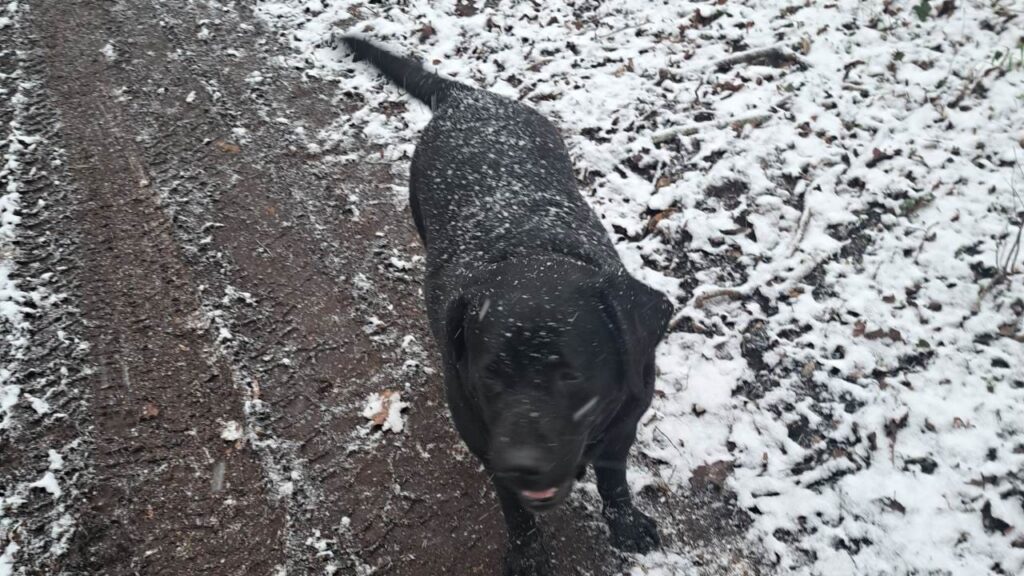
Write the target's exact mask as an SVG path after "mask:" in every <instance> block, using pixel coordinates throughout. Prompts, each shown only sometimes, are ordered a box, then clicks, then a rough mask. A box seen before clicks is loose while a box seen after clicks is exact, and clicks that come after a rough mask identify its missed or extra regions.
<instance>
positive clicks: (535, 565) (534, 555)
mask: <svg viewBox="0 0 1024 576" xmlns="http://www.w3.org/2000/svg"><path fill="white" fill-rule="evenodd" d="M549 574H551V559H550V558H549V557H548V551H547V550H546V549H545V548H544V546H543V545H542V543H541V541H540V539H536V540H533V541H531V542H529V543H524V544H510V545H509V547H508V551H507V552H505V576H548V575H549Z"/></svg>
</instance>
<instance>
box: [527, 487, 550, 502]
mask: <svg viewBox="0 0 1024 576" xmlns="http://www.w3.org/2000/svg"><path fill="white" fill-rule="evenodd" d="M520 493H521V494H522V495H523V498H526V499H527V500H529V501H530V502H537V503H540V502H547V501H549V500H551V499H553V498H554V497H555V496H557V495H558V488H548V489H546V490H523V491H521V492H520Z"/></svg>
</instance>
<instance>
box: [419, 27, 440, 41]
mask: <svg viewBox="0 0 1024 576" xmlns="http://www.w3.org/2000/svg"><path fill="white" fill-rule="evenodd" d="M435 34H437V30H434V27H433V26H431V25H430V24H424V25H423V27H422V28H420V43H423V42H426V41H427V40H430V39H431V38H432V37H433V36H434V35H435Z"/></svg>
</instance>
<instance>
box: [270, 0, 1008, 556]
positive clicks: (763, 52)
mask: <svg viewBox="0 0 1024 576" xmlns="http://www.w3.org/2000/svg"><path fill="white" fill-rule="evenodd" d="M471 4H472V8H473V9H470V10H467V9H466V7H465V6H461V4H458V5H457V3H456V2H454V1H452V0H447V1H442V2H431V1H427V0H410V1H408V2H402V3H401V6H397V7H387V6H383V5H381V4H379V3H375V4H373V5H372V6H371V5H368V4H367V3H365V2H363V1H359V0H333V1H328V0H315V1H312V2H310V1H308V0H295V1H263V2H259V3H258V4H257V9H258V11H259V12H260V13H261V14H262V15H263V17H264V18H265V20H266V21H267V22H268V23H269V24H270V25H271V26H272V27H273V28H274V29H276V30H277V31H278V32H279V34H280V37H281V39H282V40H283V41H284V42H286V43H287V44H289V45H290V46H291V47H292V48H293V50H294V56H293V57H291V58H290V60H289V62H287V64H288V65H292V66H298V67H302V68H304V69H305V71H306V73H307V74H308V75H311V76H319V77H323V78H328V79H334V80H336V81H337V83H338V86H339V93H340V95H341V96H342V97H344V98H345V99H360V100H363V101H365V106H363V107H362V108H360V109H359V110H357V111H356V112H355V113H353V114H352V115H346V116H339V117H338V118H337V120H336V121H335V122H334V124H333V125H331V126H330V127H328V128H325V129H324V130H323V131H322V132H321V133H320V134H319V135H318V136H317V138H316V140H315V141H314V142H311V144H310V146H311V148H315V149H316V151H321V152H328V153H329V152H330V151H331V149H332V148H333V147H334V146H335V145H337V144H339V143H342V144H343V143H345V142H349V141H353V140H355V141H362V140H369V141H370V142H372V143H374V144H377V145H380V146H382V147H383V157H384V159H385V160H386V161H389V162H393V165H394V168H393V172H394V173H395V175H396V176H397V177H398V178H399V180H401V179H402V178H404V174H405V173H406V170H407V168H408V160H409V158H410V155H411V153H412V150H413V147H414V145H415V142H416V138H417V135H418V133H419V131H420V129H422V127H423V126H424V125H425V123H426V122H427V121H428V119H429V111H428V110H427V109H426V108H425V107H424V106H422V105H419V104H417V103H415V102H413V101H411V100H410V99H409V98H408V97H407V96H405V95H403V94H402V93H401V92H400V91H399V90H398V89H396V88H394V87H392V86H389V85H385V84H383V83H382V81H381V79H380V78H379V77H378V76H377V75H376V74H374V73H372V72H370V71H369V70H368V69H367V68H364V67H363V65H358V64H352V63H351V62H350V61H349V60H348V59H347V58H345V57H344V56H343V53H342V52H341V50H340V49H337V48H335V47H333V46H332V44H331V42H330V41H329V40H328V39H329V37H330V34H331V33H332V32H359V33H364V34H366V35H367V36H369V37H372V38H375V39H377V40H379V41H381V42H383V43H385V44H386V45H387V46H389V47H391V48H393V49H395V50H397V51H400V52H403V53H410V54H415V55H417V56H418V57H420V58H421V59H423V60H424V61H425V62H426V63H428V65H430V66H432V67H433V68H434V69H435V70H437V71H438V72H440V73H441V74H444V75H446V76H449V77H452V78H457V79H459V80H461V81H464V82H466V83H469V84H471V85H473V86H477V87H481V88H484V89H487V90H491V91H494V92H497V93H499V94H503V95H506V96H508V97H511V98H515V99H519V100H522V101H524V102H527V103H529V104H530V105H532V106H534V107H536V108H537V109H539V110H540V111H541V112H542V113H544V114H545V115H547V116H548V117H549V118H551V119H553V120H554V121H555V122H556V123H557V124H558V125H559V126H560V128H561V129H562V131H563V134H564V136H565V139H566V141H567V144H568V146H569V149H570V151H571V153H572V154H573V157H574V161H575V166H576V169H577V176H578V179H579V181H580V184H581V191H582V192H583V193H584V194H585V195H586V196H587V197H588V199H589V201H590V203H591V205H592V206H593V207H594V208H595V210H597V212H598V213H599V215H600V216H601V217H602V219H603V221H604V222H605V224H606V227H607V229H608V231H609V233H610V234H612V236H613V238H614V239H615V240H616V243H617V246H618V248H619V251H620V254H621V255H622V258H623V260H624V261H625V262H626V264H627V266H628V267H629V268H630V269H631V271H632V272H633V273H634V274H636V275H637V276H638V277H640V278H641V279H643V280H644V281H645V282H647V283H649V284H650V285H652V286H654V287H656V288H658V289H660V290H663V291H665V292H666V293H667V294H669V295H670V296H671V297H672V298H673V299H674V301H675V302H676V304H677V310H678V316H677V318H676V321H677V326H676V329H675V331H674V332H673V333H672V334H671V335H670V336H669V337H668V338H667V339H666V341H665V343H664V344H663V345H662V347H661V348H660V351H659V366H660V368H661V374H660V376H659V379H658V384H657V387H658V391H659V392H658V397H657V399H656V401H655V404H654V406H653V408H652V410H651V412H650V413H649V414H648V416H647V417H646V419H645V421H644V423H643V426H642V429H641V431H640V435H639V438H640V439H639V449H640V450H641V451H642V452H643V453H644V454H646V455H647V456H648V457H649V458H650V459H653V460H654V461H655V462H658V463H659V464H658V465H657V469H656V470H654V471H653V473H651V472H645V471H640V470H635V472H639V473H638V474H635V475H634V478H644V479H646V480H645V481H647V482H659V483H662V484H667V485H668V486H669V488H670V489H672V490H681V491H686V490H687V489H688V488H687V480H688V479H689V478H690V477H691V475H692V473H693V471H694V470H695V469H696V468H697V467H698V466H701V465H704V464H710V463H715V462H722V461H725V462H730V463H731V465H732V467H733V472H732V474H731V476H730V477H729V479H728V481H727V487H728V489H730V490H732V491H735V493H736V494H737V496H738V499H739V503H740V505H741V506H742V507H743V508H744V509H745V510H746V511H747V512H748V513H749V514H750V515H751V516H752V518H753V524H752V527H751V528H750V530H749V534H748V537H749V540H750V542H751V544H752V546H753V547H755V548H757V549H760V550H762V551H763V555H764V556H765V558H767V559H768V560H769V563H770V565H773V566H774V567H775V570H777V571H780V572H786V573H794V574H926V573H927V574H983V573H989V572H990V571H1000V573H1004V574H1019V573H1021V572H1022V571H1024V471H1022V470H1024V417H1022V409H1024V372H1022V369H1021V366H1022V365H1024V321H1022V317H1024V274H1022V266H1024V265H1022V263H1021V260H1022V258H1021V256H1020V253H1019V251H1018V252H1015V251H1014V250H1015V248H1014V242H1015V238H1016V239H1017V241H1018V242H1019V234H1018V230H1019V226H1020V222H1021V219H1022V217H1024V203H1022V200H1021V197H1022V195H1024V169H1022V162H1024V149H1022V146H1024V63H1022V56H1024V54H1022V51H1024V48H1021V42H1022V38H1021V30H1022V28H1024V14H1022V13H1024V6H1022V5H1021V4H1020V3H1019V2H1016V3H1015V2H1013V1H1003V2H1000V1H995V2H988V1H986V2H978V1H958V2H943V3H941V5H940V3H938V2H933V3H930V6H931V9H930V10H925V9H924V8H922V6H921V5H922V3H920V2H905V1H904V2H900V1H892V2H854V1H851V0H839V1H837V2H831V3H824V2H774V1H747V2H713V3H695V2H684V1H675V0H673V1H662V2H637V1H635V0H609V1H604V2H596V1H587V0H577V1H571V0H570V1H567V2H550V3H530V2H511V1H501V2H487V3H486V5H485V3H483V2H479V1H477V2H474V3H471ZM341 148H345V146H341ZM355 161H358V159H355ZM1017 250H1019V248H1018V249H1017ZM636 484H637V482H635V481H634V489H638V488H639V487H640V486H637V485H636ZM690 570H691V564H690V561H689V560H688V559H687V558H686V551H685V550H676V551H672V552H671V553H668V554H661V555H657V556H650V557H648V558H643V559H638V566H637V568H636V569H635V570H634V573H638V574H639V573H648V574H651V573H665V574H670V573H687V572H689V571H690Z"/></svg>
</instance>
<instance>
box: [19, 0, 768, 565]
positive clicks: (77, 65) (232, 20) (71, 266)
mask: <svg viewBox="0 0 1024 576" xmlns="http://www.w3.org/2000/svg"><path fill="white" fill-rule="evenodd" d="M204 29H208V30H213V32H214V33H212V34H210V33H203V30H204ZM6 34H7V37H8V39H11V40H12V41H13V42H16V44H17V46H18V51H19V54H18V55H17V56H14V55H12V54H13V52H9V53H7V55H6V56H5V58H4V60H3V61H2V64H3V65H4V66H5V68H12V67H21V68H22V69H23V71H24V73H25V75H26V78H29V77H30V78H31V79H32V80H34V81H37V82H38V90H36V91H35V94H36V99H35V100H34V101H33V103H32V107H33V108H32V109H33V111H34V112H33V114H34V115H33V122H35V123H36V126H37V128H38V129H40V130H41V131H43V132H45V134H46V137H47V144H46V147H44V148H41V149H40V150H39V151H38V153H37V154H38V155H39V156H40V158H38V164H39V166H40V168H41V174H40V175H39V176H38V178H37V180H38V181H36V182H33V185H32V186H31V187H29V188H26V191H25V197H26V198H25V200H23V206H36V205H37V202H38V201H45V206H44V207H43V208H41V209H40V210H39V211H38V212H37V213H31V214H27V215H26V221H25V224H24V225H23V228H25V229H26V230H29V232H27V233H26V234H25V235H24V236H23V239H22V240H21V246H20V247H19V249H20V251H21V256H20V260H19V266H20V268H19V270H20V271H21V272H20V273H21V274H22V275H23V276H24V277H25V281H26V282H29V281H31V280H32V279H37V278H40V277H47V278H49V277H48V276H45V275H46V273H47V272H53V273H55V274H54V278H55V280H52V281H53V282H55V283H56V284H54V287H56V288H59V289H60V291H63V292H65V293H66V294H67V297H66V305H65V306H63V307H61V308H60V309H59V310H58V311H57V312H52V313H51V316H52V318H49V319H45V320H43V321H37V322H35V324H34V326H35V327H34V328H33V329H34V330H35V333H34V334H33V342H34V344H33V346H34V347H35V351H34V354H33V355H32V358H31V360H30V361H28V362H27V365H29V366H31V367H32V369H33V370H34V372H32V373H31V374H30V375H29V376H26V377H25V378H26V379H28V378H30V377H32V375H33V374H34V375H35V376H37V377H41V378H43V379H47V378H51V379H52V378H55V377H56V376H54V374H56V373H58V372H59V373H60V374H62V376H61V377H60V384H61V388H60V390H61V393H60V394H58V395H55V396H53V401H54V402H55V403H56V405H57V406H59V408H60V413H61V414H62V415H63V417H62V418H51V417H39V418H35V419H30V422H31V423H30V425H26V426H23V427H21V428H20V429H18V430H14V431H11V433H10V434H7V435H5V436H4V437H3V439H2V445H0V448H2V450H3V452H4V458H3V462H2V464H0V480H3V479H14V478H19V477H23V476H25V475H26V474H28V475H31V474H29V472H31V471H28V472H27V471H26V470H27V467H30V466H32V465H34V464H33V463H34V462H36V461H37V460H38V458H37V456H38V454H35V453H36V452H39V451H42V453H43V454H45V447H46V446H53V445H66V444H68V443H71V442H76V441H77V442H78V443H79V444H77V445H76V446H79V449H78V450H77V451H76V452H75V454H76V457H75V458H72V459H71V461H69V463H68V466H67V468H66V469H65V475H66V476H68V477H69V479H70V478H72V477H73V482H71V481H68V482H67V485H68V486H69V488H68V489H69V490H73V491H74V496H73V498H71V502H72V505H71V508H70V509H68V510H64V512H67V513H68V514H70V515H71V516H72V517H73V518H74V519H75V526H76V529H75V530H74V532H73V533H72V535H71V536H70V538H69V540H68V542H67V544H68V547H67V550H66V551H64V552H61V553H59V554H54V553H47V552H46V551H47V550H48V535H47V533H46V530H47V529H48V528H47V527H48V526H50V525H51V524H52V516H53V515H54V514H55V513H56V512H55V511H54V510H52V509H51V508H50V507H49V506H50V505H49V504H48V497H47V495H46V494H45V493H43V492H42V491H38V492H39V493H38V494H37V493H35V492H34V493H33V496H32V500H31V501H30V502H29V503H28V504H27V505H26V506H23V507H21V508H20V509H19V511H18V514H20V515H21V519H20V521H21V529H20V532H18V533H17V534H15V536H16V537H17V538H18V541H19V542H20V544H21V547H22V556H21V557H20V558H21V560H20V562H19V565H21V566H22V567H23V568H24V570H25V573H27V574H58V573H66V574H111V575H118V574H220V575H224V574H279V573H284V572H283V571H286V572H287V573H288V574H313V573H323V572H325V570H331V569H334V570H337V573H340V574H356V573H365V572H366V570H368V569H376V572H375V573H377V574H413V575H418V576H428V575H434V574H496V573H498V572H499V570H498V567H499V566H500V556H501V553H502V550H503V548H504V528H503V524H502V521H501V515H500V511H499V510H498V507H497V505H496V502H495V500H494V497H493V494H492V493H491V491H490V488H489V485H488V483H487V481H486V478H485V477H484V475H483V474H482V473H481V472H480V471H479V469H478V466H477V464H476V462H475V461H474V460H473V459H472V458H471V457H470V456H469V455H468V453H467V452H466V451H465V450H464V449H463V447H462V445H461V443H460V441H459V440H458V438H457V437H456V436H455V434H454V432H453V430H452V428H451V426H450V424H449V421H448V416H447V411H446V409H445V407H444V405H443V402H442V398H441V382H440V378H439V376H438V375H437V372H436V370H434V367H435V362H434V357H435V351H434V349H433V347H432V344H431V342H430V340H429V338H428V334H427V331H426V322H425V317H424V312H423V309H422V303H421V295H420V277H421V270H420V268H419V264H418V261H417V256H418V255H419V254H420V248H419V244H418V240H417V238H416V236H415V233H414V230H413V228H412V226H411V220H410V218H409V215H408V213H407V207H406V206H405V204H404V202H403V201H402V200H401V196H400V194H396V192H395V189H394V187H395V186H400V185H401V184H402V180H403V175H402V174H394V173H392V171H391V167H390V166H389V165H388V164H387V163H384V162H382V161H380V160H379V157H378V156H377V155H376V151H375V150H373V149H372V148H370V147H368V146H365V147H362V148H361V149H357V150H332V151H331V154H330V155H325V154H316V153H311V152H310V149H309V148H308V147H307V146H306V144H307V142H306V134H309V133H315V132H316V131H317V130H318V129H320V128H322V127H325V126H327V125H328V124H329V123H330V122H331V121H332V120H333V119H334V118H336V117H337V116H338V115H339V114H344V113H345V112H346V110H350V109H352V107H355V106H358V105H359V102H358V101H357V99H356V98H354V97H353V98H348V99H346V98H345V97H340V98H336V96H335V94H336V87H335V86H333V85H329V84H326V83H323V82H321V81H319V80H317V79H315V78H307V77H303V75H302V74H301V72H300V71H297V70H293V69H289V68H285V67H282V66H280V65H279V64H278V63H277V62H278V59H277V57H278V56H280V55H281V53H282V52H281V51H282V50H283V48H281V47H279V46H278V45H277V44H276V42H275V41H274V40H273V39H272V38H271V35H270V34H269V33H267V32H266V31H265V30H264V29H263V27H262V25H261V24H260V22H259V21H258V20H257V19H256V18H254V17H253V16H252V14H251V13H250V12H249V11H248V9H247V8H246V7H245V6H237V7H236V8H235V9H234V10H222V9H221V8H219V6H218V5H207V4H205V3H203V2H196V3H184V2H180V3H165V2H159V1H156V0H152V1H143V2H130V3H129V2H107V1H99V0H87V1H86V0H83V1H69V2H48V3H45V2H40V3H34V4H32V5H31V6H30V7H29V8H28V9H26V12H25V18H24V20H23V21H22V23H21V25H20V27H19V28H18V29H17V30H15V31H10V30H8V31H7V32H6ZM254 72H258V73H259V75H258V76H253V73H254ZM255 78H259V80H254V79H255ZM296 126H302V127H304V128H305V133H303V132H302V131H296V130H295V127H296ZM239 128H243V129H244V130H239ZM339 158H340V159H339ZM55 159H56V160H59V162H54V161H53V160H55ZM48 160H49V161H48ZM352 196H357V197H358V198H359V199H360V202H359V204H358V208H355V207H354V206H353V205H352V204H351V200H350V199H351V197H352ZM55 310H56V309H55ZM58 332H59V334H58ZM62 367H63V368H64V369H65V370H64V371H63V372H60V368H62ZM26 386H31V384H30V383H26ZM383 389H397V390H401V391H402V394H403V400H405V401H406V402H408V403H409V404H410V408H409V409H408V410H407V411H406V416H407V427H406V429H405V431H404V432H402V433H401V434H392V433H385V434H382V433H380V432H379V431H371V430H370V429H369V427H368V426H367V423H366V419H365V418H363V417H362V416H361V415H360V412H361V411H362V407H363V404H364V402H365V399H366V398H367V396H368V395H369V394H371V393H372V392H377V391H380V390H383ZM232 421H234V422H237V423H239V424H241V425H242V427H243V430H244V435H243V436H242V437H241V438H239V439H233V440H225V439H224V437H222V432H223V431H224V430H225V427H226V426H228V425H229V423H230V422H232ZM636 463H637V465H640V466H643V465H644V462H643V461H642V460H638V461H637V462H636ZM727 472H728V471H727V470H709V471H707V473H706V474H698V475H697V478H698V479H699V481H696V482H695V483H694V486H693V488H694V489H693V490H692V492H691V493H689V494H676V495H671V494H668V493H658V492H657V491H656V490H649V491H647V492H645V493H644V494H643V495H642V498H641V506H642V507H643V508H645V509H646V510H648V511H651V512H652V513H653V514H654V515H655V516H656V517H658V518H659V521H660V523H661V526H662V531H663V534H664V537H665V540H666V547H667V548H668V549H670V550H676V551H689V552H694V553H695V560H696V561H697V562H698V563H704V564H705V570H706V571H707V572H708V573H723V572H725V571H726V569H725V568H724V565H733V566H736V565H740V564H743V565H746V566H748V567H749V566H750V564H746V563H745V562H744V561H743V560H742V558H743V557H744V553H743V551H742V536H741V534H742V532H743V527H744V526H745V524H746V519H745V518H744V517H743V516H742V515H741V514H740V513H738V512H736V510H735V508H734V507H733V506H732V502H731V500H730V496H729V495H728V494H726V493H724V492H723V490H722V479H723V478H724V475H725V474H726V473H727ZM31 473H33V474H34V473H36V472H31ZM590 480H591V481H592V479H590ZM72 487H73V488H72ZM595 504H596V498H595V495H594V490H593V489H592V487H591V489H589V490H587V489H586V488H580V489H577V494H576V496H575V497H574V499H573V500H572V502H571V503H570V505H569V506H568V507H567V508H566V509H565V510H563V511H561V512H558V513H555V514H553V515H552V516H550V517H546V518H545V519H544V527H545V531H546V533H547V535H548V542H549V545H550V548H551V549H552V551H553V552H554V555H555V557H556V559H557V566H558V573H559V574H613V573H618V572H621V571H622V570H623V569H625V568H627V567H628V566H629V559H628V558H623V557H620V556H619V555H617V554H616V553H614V552H612V551H611V550H609V548H608V546H607V544H606V533H605V530H604V527H603V524H602V522H601V521H600V515H599V513H598V509H597V508H596V506H595ZM50 544H52V543H50ZM749 571H750V573H754V572H756V568H749Z"/></svg>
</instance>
